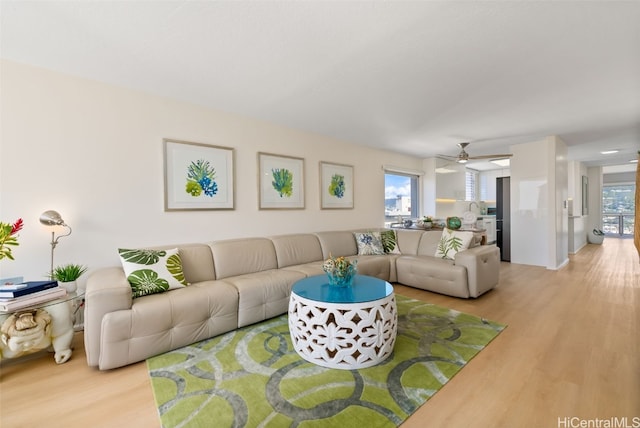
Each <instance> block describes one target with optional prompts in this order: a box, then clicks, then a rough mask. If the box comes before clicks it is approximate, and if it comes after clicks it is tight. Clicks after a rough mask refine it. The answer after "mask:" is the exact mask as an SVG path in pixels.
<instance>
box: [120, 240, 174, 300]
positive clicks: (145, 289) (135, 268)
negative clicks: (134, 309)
mask: <svg viewBox="0 0 640 428" xmlns="http://www.w3.org/2000/svg"><path fill="white" fill-rule="evenodd" d="M118 253H119V254H120V261H121V262H122V268H123V269H124V273H125V275H126V277H127V281H129V284H131V290H132V292H133V297H140V296H146V295H147V294H154V293H162V292H164V291H167V290H171V289H174V288H182V287H185V286H186V285H187V281H186V280H185V278H184V272H183V270H182V259H181V258H180V253H179V251H178V249H177V248H172V249H168V250H150V249H126V248H119V249H118Z"/></svg>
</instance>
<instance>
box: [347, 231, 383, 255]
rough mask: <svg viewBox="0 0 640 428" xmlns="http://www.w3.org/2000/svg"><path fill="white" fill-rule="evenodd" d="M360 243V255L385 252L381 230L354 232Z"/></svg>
mask: <svg viewBox="0 0 640 428" xmlns="http://www.w3.org/2000/svg"><path fill="white" fill-rule="evenodd" d="M354 235H355V237H356V242H357V244H358V255H359V256H374V255H380V254H384V248H383V247H382V240H381V239H380V232H367V233H357V232H355V233H354Z"/></svg>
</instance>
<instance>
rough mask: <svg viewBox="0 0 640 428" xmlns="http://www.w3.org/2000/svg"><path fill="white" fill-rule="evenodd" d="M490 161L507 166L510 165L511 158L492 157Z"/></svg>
mask: <svg viewBox="0 0 640 428" xmlns="http://www.w3.org/2000/svg"><path fill="white" fill-rule="evenodd" d="M491 163H495V164H496V165H499V166H509V165H511V159H494V160H492V161H491Z"/></svg>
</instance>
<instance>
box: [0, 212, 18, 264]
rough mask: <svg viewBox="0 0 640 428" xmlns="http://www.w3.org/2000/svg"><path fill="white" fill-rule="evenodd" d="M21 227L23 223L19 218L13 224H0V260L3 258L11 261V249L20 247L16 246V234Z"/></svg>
mask: <svg viewBox="0 0 640 428" xmlns="http://www.w3.org/2000/svg"><path fill="white" fill-rule="evenodd" d="M23 225H24V223H23V221H22V219H21V218H19V219H18V220H16V222H15V223H13V224H12V223H3V222H0V260H2V259H4V258H5V257H6V258H8V259H9V260H13V255H12V254H11V250H12V248H11V247H17V246H18V245H20V244H18V232H19V231H20V230H21V229H22V226H23Z"/></svg>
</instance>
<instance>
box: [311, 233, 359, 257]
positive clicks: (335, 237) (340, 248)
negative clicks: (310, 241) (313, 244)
mask: <svg viewBox="0 0 640 428" xmlns="http://www.w3.org/2000/svg"><path fill="white" fill-rule="evenodd" d="M316 236H317V237H318V240H320V246H321V248H322V258H323V259H328V258H329V257H341V256H342V257H347V256H355V255H357V254H358V245H357V244H356V239H355V237H354V236H353V232H351V231H348V230H344V231H331V232H317V233H316Z"/></svg>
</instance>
